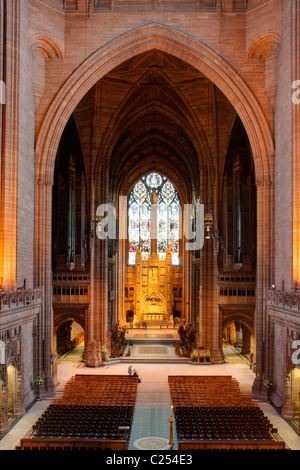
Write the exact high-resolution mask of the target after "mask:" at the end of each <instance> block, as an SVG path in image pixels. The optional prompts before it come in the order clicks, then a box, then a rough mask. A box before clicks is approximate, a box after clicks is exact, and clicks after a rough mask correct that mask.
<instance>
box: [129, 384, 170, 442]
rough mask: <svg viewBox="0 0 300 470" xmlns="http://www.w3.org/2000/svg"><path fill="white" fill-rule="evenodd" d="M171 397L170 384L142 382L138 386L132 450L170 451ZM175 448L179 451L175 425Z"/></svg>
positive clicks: (131, 438) (132, 432) (131, 439)
mask: <svg viewBox="0 0 300 470" xmlns="http://www.w3.org/2000/svg"><path fill="white" fill-rule="evenodd" d="M170 416H171V395H170V389H169V385H168V383H155V387H153V382H150V381H149V382H142V383H140V384H139V385H138V393H137V399H136V407H135V413H134V418H133V423H132V430H131V437H130V441H129V449H130V450H138V449H143V450H151V449H157V450H166V449H169V448H170V446H169V445H168V444H169V439H170V423H169V421H168V420H169V418H170ZM173 436H174V439H173V440H174V446H173V449H174V450H176V449H177V438H176V429H175V425H173Z"/></svg>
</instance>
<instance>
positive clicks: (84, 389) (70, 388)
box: [53, 374, 138, 406]
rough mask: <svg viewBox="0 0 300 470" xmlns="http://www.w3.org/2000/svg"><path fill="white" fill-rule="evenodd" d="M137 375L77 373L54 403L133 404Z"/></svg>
mask: <svg viewBox="0 0 300 470" xmlns="http://www.w3.org/2000/svg"><path fill="white" fill-rule="evenodd" d="M137 384H138V378H137V377H130V376H117V375H112V376H110V375H100V374H99V375H90V374H78V375H75V376H74V377H71V379H70V380H69V381H68V383H67V384H66V386H65V389H64V394H63V396H62V397H61V398H58V399H56V400H54V401H53V404H56V405H71V404H72V405H76V404H77V405H80V404H82V405H83V404H85V405H94V406H96V405H97V406H105V405H111V406H135V401H136V394H137Z"/></svg>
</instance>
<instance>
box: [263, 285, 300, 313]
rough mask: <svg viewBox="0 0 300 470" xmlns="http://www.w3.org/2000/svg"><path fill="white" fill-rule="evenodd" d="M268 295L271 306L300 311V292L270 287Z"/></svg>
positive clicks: (267, 300) (268, 303) (268, 302)
mask: <svg viewBox="0 0 300 470" xmlns="http://www.w3.org/2000/svg"><path fill="white" fill-rule="evenodd" d="M266 297H267V299H266V303H267V305H270V306H271V307H277V308H281V309H284V310H289V311H293V312H300V293H297V292H286V291H280V290H276V289H275V290H272V289H270V290H267V293H266Z"/></svg>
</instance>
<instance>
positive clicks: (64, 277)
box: [53, 273, 90, 304]
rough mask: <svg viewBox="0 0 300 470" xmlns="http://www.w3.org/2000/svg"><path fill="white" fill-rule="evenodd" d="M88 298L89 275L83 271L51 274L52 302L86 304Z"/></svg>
mask: <svg viewBox="0 0 300 470" xmlns="http://www.w3.org/2000/svg"><path fill="white" fill-rule="evenodd" d="M89 299H90V277H89V275H88V274H84V273H56V274H54V275H53V303H76V304H78V303H81V304H87V303H89Z"/></svg>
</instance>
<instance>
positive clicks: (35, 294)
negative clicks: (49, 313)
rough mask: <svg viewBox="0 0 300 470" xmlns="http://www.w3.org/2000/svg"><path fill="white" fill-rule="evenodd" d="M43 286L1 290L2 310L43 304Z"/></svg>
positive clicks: (0, 308)
mask: <svg viewBox="0 0 300 470" xmlns="http://www.w3.org/2000/svg"><path fill="white" fill-rule="evenodd" d="M42 300H43V292H42V289H41V288H34V289H18V290H13V291H0V312H3V311H8V310H15V309H20V308H24V307H30V306H33V305H37V304H41V303H42Z"/></svg>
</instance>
